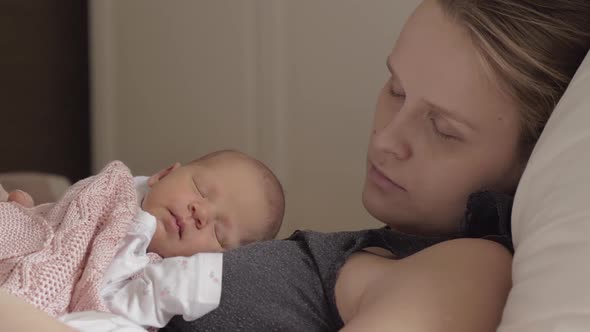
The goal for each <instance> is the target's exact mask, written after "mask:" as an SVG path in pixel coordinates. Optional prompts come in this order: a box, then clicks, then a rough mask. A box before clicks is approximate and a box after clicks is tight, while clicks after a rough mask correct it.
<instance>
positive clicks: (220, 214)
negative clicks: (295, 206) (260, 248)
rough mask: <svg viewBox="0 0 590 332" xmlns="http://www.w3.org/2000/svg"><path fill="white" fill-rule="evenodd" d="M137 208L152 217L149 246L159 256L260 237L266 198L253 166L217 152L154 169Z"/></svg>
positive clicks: (219, 247) (210, 249) (265, 222)
mask: <svg viewBox="0 0 590 332" xmlns="http://www.w3.org/2000/svg"><path fill="white" fill-rule="evenodd" d="M149 184H150V191H149V192H148V193H147V194H146V196H145V197H144V199H143V202H142V209H143V210H144V211H146V212H148V213H150V214H151V215H153V216H154V217H155V218H156V221H157V226H156V232H155V234H154V237H153V238H152V241H151V243H150V245H149V246H148V251H150V252H155V253H157V254H158V255H160V256H162V257H171V256H192V255H194V254H196V253H199V252H219V251H223V250H227V249H232V248H235V247H238V246H240V245H242V244H245V243H250V242H254V241H257V240H260V239H262V238H263V236H264V234H265V231H266V229H267V227H269V224H270V223H269V218H270V213H269V208H270V207H269V203H268V202H267V200H266V196H265V188H264V186H263V182H262V181H261V180H260V174H259V172H258V170H257V169H256V168H255V167H254V166H253V165H250V164H249V163H247V162H245V161H243V160H240V159H239V158H230V157H224V156H219V157H215V158H212V159H210V160H209V159H208V160H204V161H199V162H197V163H192V164H188V165H186V166H180V164H178V163H177V164H175V165H174V166H172V167H170V168H168V169H167V170H163V171H161V172H159V173H157V174H154V175H153V176H152V177H151V178H150V181H149Z"/></svg>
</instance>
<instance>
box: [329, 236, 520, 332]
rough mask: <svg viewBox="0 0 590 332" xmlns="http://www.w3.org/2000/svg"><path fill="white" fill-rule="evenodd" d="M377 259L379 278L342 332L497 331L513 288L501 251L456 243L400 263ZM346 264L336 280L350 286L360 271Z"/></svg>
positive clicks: (479, 243) (475, 242) (473, 242)
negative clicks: (393, 330)
mask: <svg viewBox="0 0 590 332" xmlns="http://www.w3.org/2000/svg"><path fill="white" fill-rule="evenodd" d="M358 259H359V260H362V257H359V258H358ZM367 259H369V260H373V261H374V260H375V257H371V258H369V257H367ZM377 259H378V260H379V261H380V264H381V271H382V273H381V274H380V275H379V277H378V278H377V279H376V280H374V281H373V282H371V283H368V284H367V285H368V286H367V287H366V288H365V289H364V290H363V292H362V294H361V295H360V296H359V297H358V298H357V299H358V301H357V305H355V306H354V308H352V309H351V308H348V310H349V312H351V313H352V316H350V319H347V320H346V319H345V321H347V323H346V325H345V328H344V329H342V331H346V332H356V331H391V330H392V329H395V330H399V331H412V332H421V331H424V332H432V331H437V332H438V331H440V332H444V331H449V332H451V331H452V332H463V331H465V332H473V331H478V332H484V331H495V330H496V328H497V326H498V324H499V322H500V318H501V314H502V310H503V307H504V304H505V301H506V297H507V295H508V292H509V290H510V287H511V261H512V257H511V255H510V253H509V252H508V251H507V250H506V249H504V247H502V246H500V245H498V244H496V243H495V242H491V241H486V240H481V239H460V240H452V241H447V242H443V243H440V244H438V245H435V246H432V247H430V248H428V249H425V250H423V251H421V252H419V253H417V254H415V255H413V256H410V257H407V258H405V259H402V260H399V261H391V260H388V259H386V258H377ZM370 264H375V262H372V263H370ZM347 265H348V264H346V265H345V266H344V268H343V269H342V270H341V275H340V278H343V280H346V279H349V280H351V281H352V280H353V278H350V276H351V275H352V273H351V272H352V271H354V270H356V271H357V273H358V269H355V267H351V266H347ZM349 273H350V274H349ZM339 282H340V280H339ZM337 295H338V294H337ZM343 316H344V315H343Z"/></svg>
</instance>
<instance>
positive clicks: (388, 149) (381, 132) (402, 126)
mask: <svg viewBox="0 0 590 332" xmlns="http://www.w3.org/2000/svg"><path fill="white" fill-rule="evenodd" d="M409 126H410V122H409V121H408V119H407V118H405V116H404V115H403V114H401V112H398V113H397V114H396V115H394V116H392V117H391V118H389V119H386V121H385V123H381V124H380V125H379V126H377V124H376V126H375V128H376V129H375V130H374V132H373V144H374V146H375V148H376V149H377V151H379V152H383V153H386V154H390V155H393V156H394V157H395V158H396V159H397V160H408V159H410V157H412V146H411V144H410V136H411V133H410V132H409V131H410V129H409Z"/></svg>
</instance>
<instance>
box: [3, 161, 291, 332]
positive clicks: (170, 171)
mask: <svg viewBox="0 0 590 332" xmlns="http://www.w3.org/2000/svg"><path fill="white" fill-rule="evenodd" d="M12 194H14V193H12ZM12 194H11V195H12ZM17 195H21V197H20V198H19V199H12V200H17V201H20V202H24V203H25V204H24V205H28V202H27V201H30V202H31V203H32V200H30V198H29V197H28V195H27V194H25V193H22V192H20V193H17ZM5 196H6V195H5ZM23 198H24V199H23ZM283 213H284V195H283V191H282V188H281V185H280V183H279V181H278V179H277V178H276V177H275V176H274V174H273V173H272V172H271V171H270V169H269V168H267V167H266V166H265V165H264V164H263V163H261V162H260V161H258V160H256V159H254V158H251V157H249V156H247V155H245V154H243V153H240V152H237V151H229V150H224V151H218V152H213V153H210V154H208V155H206V156H203V157H201V158H199V159H197V160H195V161H192V162H190V163H188V164H186V165H180V164H179V163H175V164H173V165H172V166H170V167H168V168H166V169H163V170H161V171H159V172H157V173H155V174H154V175H152V176H151V177H149V178H148V177H135V178H132V177H131V174H130V172H129V170H128V169H127V167H125V166H124V165H123V164H122V163H120V162H113V163H111V164H109V165H108V166H107V167H105V169H104V170H103V171H101V172H100V173H99V174H97V175H95V176H93V177H90V178H87V179H84V180H82V181H79V182H78V183H76V184H74V185H73V186H72V187H70V189H69V190H68V191H67V192H66V193H65V195H64V196H63V197H62V198H61V199H60V200H59V201H58V202H56V203H48V204H42V205H39V206H36V207H32V208H27V207H23V206H21V205H19V204H15V203H7V202H5V203H0V222H1V223H2V224H3V227H2V228H1V229H0V288H3V289H5V290H7V291H9V292H11V293H13V294H14V295H16V296H20V297H22V298H24V299H25V300H27V301H28V302H30V303H32V304H33V305H35V306H37V307H38V308H40V309H41V310H44V311H46V312H48V313H49V314H51V315H53V316H56V317H57V316H62V315H64V314H67V313H72V312H79V311H89V310H98V311H110V312H112V313H114V314H118V315H121V316H123V317H126V318H127V319H129V320H131V321H133V322H135V323H137V324H139V325H142V326H146V327H147V326H149V327H162V326H164V325H165V324H166V323H167V322H168V321H169V320H170V319H171V318H172V317H173V316H174V315H183V317H184V318H185V319H186V320H194V319H196V318H198V317H201V316H203V315H204V314H206V313H208V312H209V311H211V310H213V309H215V308H216V307H217V306H218V304H219V299H220V296H221V272H222V271H221V268H222V254H221V252H223V251H224V250H229V249H232V248H236V247H238V246H241V245H244V244H247V243H251V242H255V241H261V240H267V239H272V238H274V236H275V235H276V234H277V232H278V230H279V228H280V225H281V222H282V218H283Z"/></svg>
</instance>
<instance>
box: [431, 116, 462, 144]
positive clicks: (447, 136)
mask: <svg viewBox="0 0 590 332" xmlns="http://www.w3.org/2000/svg"><path fill="white" fill-rule="evenodd" d="M429 119H430V122H431V124H432V130H433V131H434V133H435V134H436V135H437V136H438V137H439V138H442V139H444V140H459V137H458V135H456V134H454V133H451V130H450V129H446V128H444V126H442V125H441V124H439V122H437V119H436V117H434V116H430V117H429Z"/></svg>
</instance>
